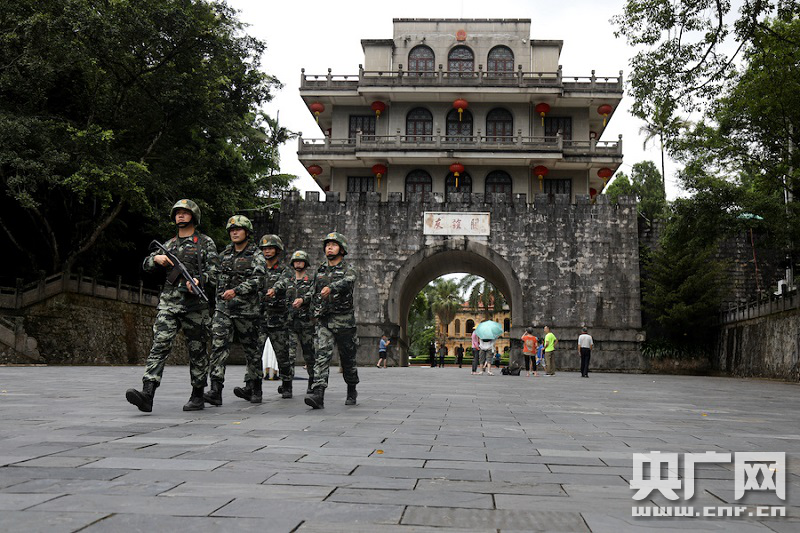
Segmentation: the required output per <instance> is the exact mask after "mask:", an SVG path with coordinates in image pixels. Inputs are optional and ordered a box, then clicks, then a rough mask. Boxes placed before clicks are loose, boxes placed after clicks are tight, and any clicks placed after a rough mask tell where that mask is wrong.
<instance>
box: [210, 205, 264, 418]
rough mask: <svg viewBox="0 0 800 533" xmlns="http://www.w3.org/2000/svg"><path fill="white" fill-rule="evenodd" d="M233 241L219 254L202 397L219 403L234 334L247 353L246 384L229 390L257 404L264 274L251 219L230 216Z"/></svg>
mask: <svg viewBox="0 0 800 533" xmlns="http://www.w3.org/2000/svg"><path fill="white" fill-rule="evenodd" d="M226 229H227V230H228V234H229V235H230V237H231V244H229V245H228V247H227V248H225V250H224V251H223V252H222V253H221V254H220V255H219V270H218V273H217V300H216V309H215V311H214V320H213V321H212V324H211V391H210V392H208V393H206V394H205V396H204V398H205V401H206V402H208V403H210V404H212V405H222V388H223V383H224V382H225V362H226V361H227V359H228V355H229V354H230V347H231V344H232V343H233V341H234V337H236V338H238V340H239V342H240V343H241V345H242V348H243V349H244V353H245V361H246V363H247V370H246V371H245V374H244V381H245V384H246V386H245V387H244V388H242V387H235V388H234V389H233V393H234V394H235V395H236V396H238V397H240V398H243V399H245V400H247V401H249V402H252V403H261V378H262V377H263V369H262V368H261V350H260V347H259V345H258V341H259V333H258V322H259V315H260V311H261V304H260V298H259V297H260V295H261V286H262V283H263V278H264V269H265V263H264V256H262V255H261V254H260V253H259V251H258V248H256V245H255V243H253V240H252V235H253V224H252V223H251V222H250V220H249V219H248V218H247V217H245V216H242V215H235V216H232V217H231V218H229V219H228V224H227V226H226Z"/></svg>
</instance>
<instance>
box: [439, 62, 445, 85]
mask: <svg viewBox="0 0 800 533" xmlns="http://www.w3.org/2000/svg"><path fill="white" fill-rule="evenodd" d="M438 76H439V85H441V84H442V79H443V78H444V72H443V71H442V64H441V63H439V74H438Z"/></svg>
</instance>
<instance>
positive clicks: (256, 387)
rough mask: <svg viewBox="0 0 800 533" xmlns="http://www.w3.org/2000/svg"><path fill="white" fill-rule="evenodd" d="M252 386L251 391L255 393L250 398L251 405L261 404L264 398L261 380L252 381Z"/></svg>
mask: <svg viewBox="0 0 800 533" xmlns="http://www.w3.org/2000/svg"><path fill="white" fill-rule="evenodd" d="M252 385H253V386H252V387H251V389H252V390H253V393H252V395H251V396H250V403H261V396H262V393H261V380H260V379H254V380H253V381H252Z"/></svg>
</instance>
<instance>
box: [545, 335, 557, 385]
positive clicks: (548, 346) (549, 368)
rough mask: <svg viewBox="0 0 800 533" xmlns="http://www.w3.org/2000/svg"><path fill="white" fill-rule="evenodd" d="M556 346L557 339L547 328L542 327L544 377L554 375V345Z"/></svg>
mask: <svg viewBox="0 0 800 533" xmlns="http://www.w3.org/2000/svg"><path fill="white" fill-rule="evenodd" d="M557 344H558V339H557V338H556V336H555V335H554V334H553V332H552V331H550V327H549V326H545V327H544V361H545V362H544V366H545V369H546V373H545V375H546V376H555V375H556V364H555V353H554V352H555V349H556V345H557Z"/></svg>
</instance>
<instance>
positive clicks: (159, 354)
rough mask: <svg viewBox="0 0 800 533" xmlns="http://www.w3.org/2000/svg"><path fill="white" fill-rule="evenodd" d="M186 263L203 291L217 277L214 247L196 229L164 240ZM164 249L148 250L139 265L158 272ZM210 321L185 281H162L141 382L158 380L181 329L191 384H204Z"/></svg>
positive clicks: (202, 302)
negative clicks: (148, 253)
mask: <svg viewBox="0 0 800 533" xmlns="http://www.w3.org/2000/svg"><path fill="white" fill-rule="evenodd" d="M164 246H165V247H166V248H167V249H168V250H169V251H170V252H172V253H173V254H174V255H175V256H176V257H177V258H178V259H179V260H180V261H181V262H182V263H183V264H184V265H185V266H186V269H187V270H188V271H189V273H190V274H191V275H192V276H193V277H195V278H197V279H198V280H199V281H200V287H201V288H203V289H204V290H205V287H206V286H207V284H208V283H209V282H210V281H211V282H213V280H214V278H215V277H216V268H217V247H216V245H215V244H214V241H213V240H211V237H208V236H207V235H203V234H202V233H199V232H195V233H194V234H192V235H191V236H189V237H183V238H181V237H177V236H176V237H173V238H172V239H170V240H168V241H167V242H165V243H164ZM161 253H163V252H161V251H160V250H156V251H154V252H153V253H151V254H150V255H149V256H148V257H147V258H146V259H145V260H144V263H143V265H142V268H143V269H144V270H145V271H146V272H157V271H159V270H162V271H163V270H164V268H163V267H162V266H160V265H158V264H157V263H156V262H155V259H154V258H155V256H156V255H159V254H161ZM210 324H211V319H210V316H209V310H208V304H207V303H205V302H204V301H203V300H201V299H200V297H199V296H196V295H194V294H191V293H190V292H189V290H188V289H187V288H186V280H185V279H184V278H183V277H177V278H176V280H175V283H174V284H173V283H170V282H169V281H168V282H167V283H165V284H164V288H163V289H162V291H161V296H160V298H159V301H158V314H157V315H156V320H155V323H154V324H153V346H152V348H151V349H150V355H149V356H148V357H147V367H146V369H145V372H144V377H143V378H142V381H145V382H146V381H153V382H155V383H156V384H157V385H158V384H160V383H161V376H162V374H163V373H164V363H165V362H166V359H167V356H168V355H169V352H170V348H171V347H172V340H173V339H174V338H175V335H177V333H178V328H182V329H183V333H184V335H185V336H186V344H187V347H188V349H189V374H190V375H191V380H192V387H198V388H202V387H205V386H206V379H207V376H208V351H207V348H208V346H207V342H208V328H209V325H210Z"/></svg>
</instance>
